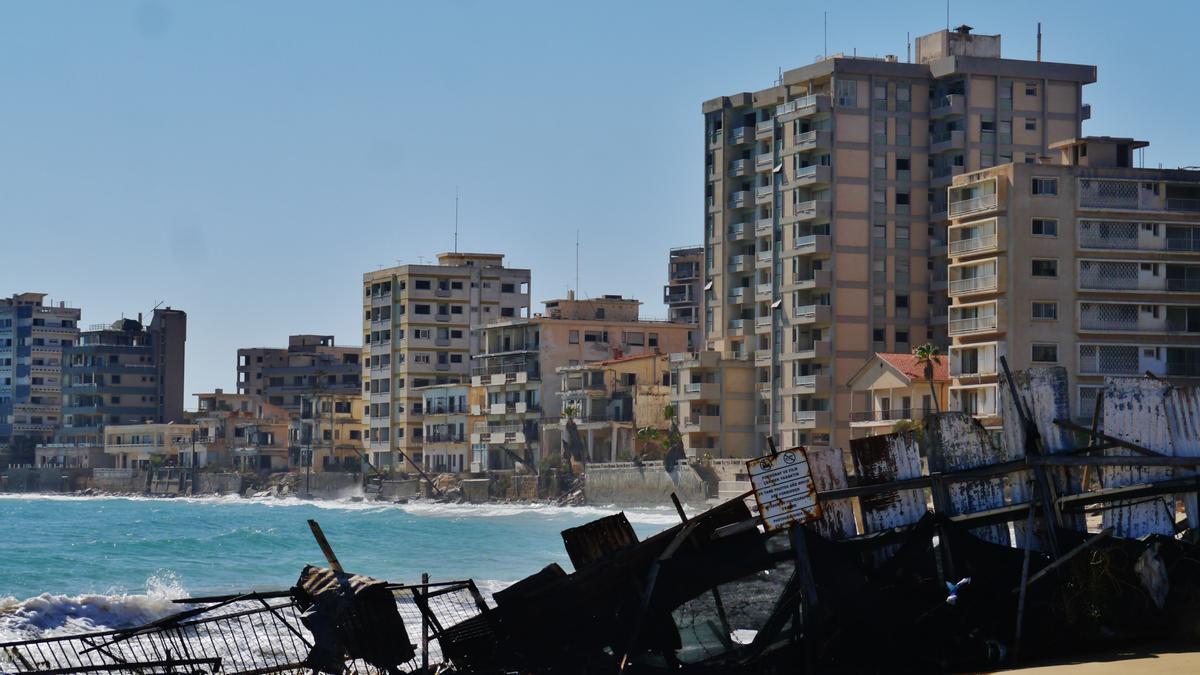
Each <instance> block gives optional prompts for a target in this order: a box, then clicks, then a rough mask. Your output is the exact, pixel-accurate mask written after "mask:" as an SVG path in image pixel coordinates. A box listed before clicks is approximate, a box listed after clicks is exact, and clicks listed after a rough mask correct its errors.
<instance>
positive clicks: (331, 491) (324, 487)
mask: <svg viewBox="0 0 1200 675" xmlns="http://www.w3.org/2000/svg"><path fill="white" fill-rule="evenodd" d="M296 486H297V488H296V489H297V490H298V491H299V492H300V493H301V494H303V493H304V491H305V488H306V486H307V489H308V491H309V492H310V493H311V495H312V496H313V497H317V498H319V499H345V498H346V497H357V496H361V495H362V476H361V475H359V474H357V473H340V472H333V471H331V472H328V473H314V474H312V475H311V476H304V475H301V476H300V478H299V480H298V481H297V483H296Z"/></svg>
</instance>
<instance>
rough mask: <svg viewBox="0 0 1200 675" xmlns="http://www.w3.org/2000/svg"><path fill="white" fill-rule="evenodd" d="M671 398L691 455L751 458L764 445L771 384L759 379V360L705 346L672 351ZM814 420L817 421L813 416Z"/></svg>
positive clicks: (684, 442) (680, 429)
mask: <svg viewBox="0 0 1200 675" xmlns="http://www.w3.org/2000/svg"><path fill="white" fill-rule="evenodd" d="M670 369H671V400H672V402H673V404H674V406H675V411H676V414H677V415H678V417H679V431H680V433H681V434H682V436H683V447H684V450H685V452H687V455H688V456H689V457H703V456H705V455H709V456H712V457H716V458H724V457H750V456H753V455H754V453H755V452H756V449H757V448H758V447H759V443H760V440H759V439H758V438H757V431H756V430H757V428H759V427H760V426H763V425H766V424H769V423H770V420H769V419H766V418H765V417H761V418H760V417H756V409H757V407H758V404H759V400H760V399H761V398H762V397H763V396H764V395H765V394H764V393H763V391H764V390H765V389H766V388H767V387H770V386H772V385H771V383H756V382H755V377H756V371H755V367H754V363H753V362H752V361H748V360H746V359H744V358H741V357H739V356H737V355H733V354H724V353H722V352H719V351H716V350H713V349H706V350H703V351H699V352H688V353H677V354H674V353H673V354H671V356H670ZM813 423H814V424H815V423H816V420H815V419H814V421H813Z"/></svg>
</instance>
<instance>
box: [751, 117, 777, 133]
mask: <svg viewBox="0 0 1200 675" xmlns="http://www.w3.org/2000/svg"><path fill="white" fill-rule="evenodd" d="M774 128H775V120H764V121H762V122H759V123H758V124H757V125H755V127H754V131H755V132H756V133H760V134H761V133H765V132H768V131H771V130H772V129H774Z"/></svg>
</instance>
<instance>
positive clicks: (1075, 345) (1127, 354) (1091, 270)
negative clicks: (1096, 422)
mask: <svg viewBox="0 0 1200 675" xmlns="http://www.w3.org/2000/svg"><path fill="white" fill-rule="evenodd" d="M1146 145H1147V144H1146V143H1145V142H1142V141H1136V140H1134V139H1131V138H1110V137H1084V138H1078V139H1068V140H1064V141H1062V142H1059V143H1055V144H1053V146H1052V149H1053V154H1052V155H1050V156H1047V157H1046V158H1045V159H1044V160H1043V161H1041V162H1039V163H1036V164H1025V163H1014V164H1006V165H1004V166H998V167H994V168H991V169H985V170H983V171H978V172H973V173H968V174H966V175H963V176H958V177H956V178H955V179H954V185H953V186H952V187H951V188H950V189H949V191H948V192H949V200H950V217H951V218H952V219H953V221H952V225H951V227H950V241H949V253H950V266H949V294H950V298H951V302H952V304H951V306H950V321H949V330H950V336H951V339H952V340H953V344H952V345H951V346H950V351H949V366H950V376H951V378H952V386H951V389H950V398H951V407H953V408H955V409H959V410H963V411H965V412H969V413H972V414H974V415H975V416H976V417H979V418H981V419H982V420H984V421H985V424H993V425H994V424H997V423H998V420H996V419H995V414H996V396H997V391H996V388H997V386H998V384H997V373H998V371H999V369H1000V368H999V363H998V357H999V356H1000V355H1004V356H1005V357H1006V358H1007V360H1008V362H1009V367H1010V368H1012V369H1014V370H1016V369H1022V368H1028V367H1030V366H1039V365H1061V366H1064V367H1065V368H1066V369H1067V372H1068V377H1069V380H1070V385H1071V400H1072V404H1073V408H1074V409H1073V410H1072V414H1073V415H1075V416H1077V417H1080V418H1085V419H1091V416H1092V413H1093V409H1094V405H1095V400H1096V393H1097V392H1098V391H1099V390H1100V387H1101V386H1102V385H1103V380H1104V377H1105V376H1110V375H1123V376H1140V375H1143V374H1145V373H1150V374H1152V375H1153V376H1155V377H1159V378H1162V379H1169V380H1173V379H1176V378H1183V379H1184V381H1187V382H1191V383H1194V380H1191V379H1188V378H1198V377H1200V171H1185V170H1179V169H1143V168H1135V167H1134V164H1135V162H1134V153H1135V151H1136V150H1137V149H1139V148H1142V147H1145V146H1146Z"/></svg>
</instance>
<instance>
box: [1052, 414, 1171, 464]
mask: <svg viewBox="0 0 1200 675" xmlns="http://www.w3.org/2000/svg"><path fill="white" fill-rule="evenodd" d="M1054 423H1055V424H1057V425H1058V426H1060V427H1062V428H1064V429H1070V430H1071V431H1078V432H1079V433H1083V434H1088V435H1089V436H1092V437H1094V438H1096V439H1099V440H1101V441H1105V442H1106V443H1111V444H1112V445H1114V446H1116V447H1119V448H1126V449H1129V450H1133V451H1134V452H1136V453H1139V454H1142V455H1145V456H1147V457H1167V456H1168V455H1164V454H1162V453H1161V452H1158V451H1156V450H1151V449H1150V448H1147V447H1143V446H1141V445H1138V444H1137V443H1131V442H1129V441H1125V440H1121V439H1120V438H1117V437H1116V436H1109V435H1108V434H1105V433H1103V432H1100V431H1096V430H1095V429H1090V428H1088V427H1085V426H1083V425H1081V424H1075V423H1074V422H1072V421H1070V420H1054ZM1110 447H1111V446H1110ZM1083 449H1085V450H1095V449H1096V448H1095V447H1090V448H1083Z"/></svg>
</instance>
